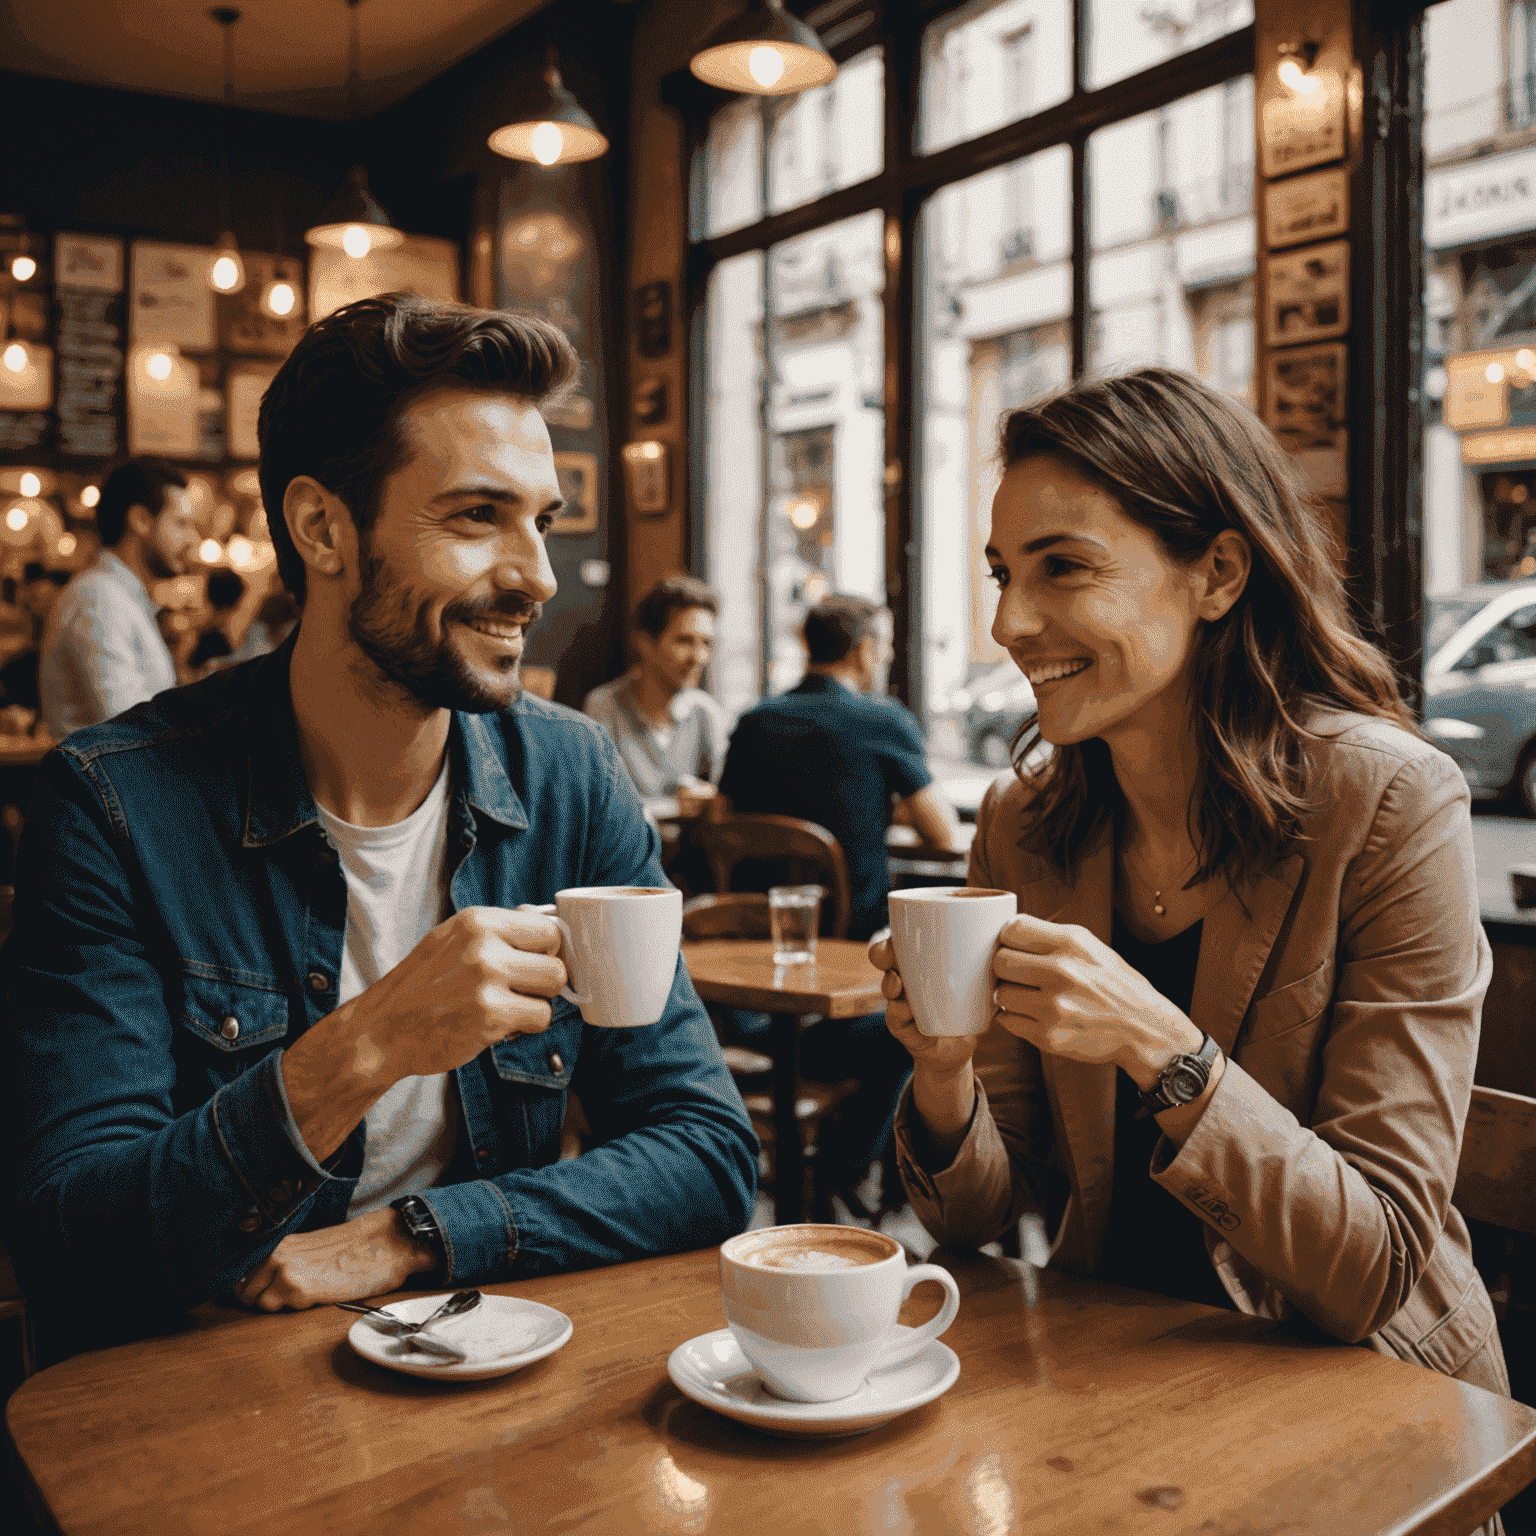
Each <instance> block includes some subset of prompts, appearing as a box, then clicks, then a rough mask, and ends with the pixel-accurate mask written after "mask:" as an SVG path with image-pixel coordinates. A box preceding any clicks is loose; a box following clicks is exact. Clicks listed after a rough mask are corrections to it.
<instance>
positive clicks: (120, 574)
mask: <svg viewBox="0 0 1536 1536" xmlns="http://www.w3.org/2000/svg"><path fill="white" fill-rule="evenodd" d="M96 564H97V567H98V569H99V570H101V571H102V572H103V573H104V574H105V575H107V576H108V577H110V578H111V580H112V581H114V582H116V583H117V585H118V586H120V587H121V588H122V589H123V591H125V592H131V593H133V595H134V596H135V597H136V598H138V600H139V601H140V602H141V603H142V604H143V605H144V607H145V608H146V609H147V610H148V611H149V616H150V618H154V616H155V612H156V609H155V600H154V598H152V597H151V596H150V595H149V588H148V587H146V586H145V585H144V583H143V582H142V581H141V580H140V579H139V573H138V572H137V571H136V570H134V568H133V567H132V566H131V565H129V564H128V562H127V561H126V560H124V559H123V557H122V556H121V555H119V554H118V553H117V552H116V551H115V550H111V549H104V550H102V551H101V553H100V554H99V555H98V556H97V557H96Z"/></svg>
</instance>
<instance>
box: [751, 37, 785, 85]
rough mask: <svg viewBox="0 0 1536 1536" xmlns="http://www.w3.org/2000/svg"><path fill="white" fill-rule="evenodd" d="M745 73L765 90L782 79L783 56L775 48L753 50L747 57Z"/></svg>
mask: <svg viewBox="0 0 1536 1536" xmlns="http://www.w3.org/2000/svg"><path fill="white" fill-rule="evenodd" d="M747 73H748V74H750V75H751V76H752V78H753V79H754V80H756V81H757V83H758V84H759V85H760V86H762V87H763V89H764V90H767V89H768V88H769V87H770V86H775V85H777V84H778V83H779V81H780V80H782V79H783V78H784V55H783V54H782V53H780V52H779V50H778V49H777V48H769V47H766V46H764V47H761V48H754V49H753V50H752V52H751V53H749V54H748V55H747Z"/></svg>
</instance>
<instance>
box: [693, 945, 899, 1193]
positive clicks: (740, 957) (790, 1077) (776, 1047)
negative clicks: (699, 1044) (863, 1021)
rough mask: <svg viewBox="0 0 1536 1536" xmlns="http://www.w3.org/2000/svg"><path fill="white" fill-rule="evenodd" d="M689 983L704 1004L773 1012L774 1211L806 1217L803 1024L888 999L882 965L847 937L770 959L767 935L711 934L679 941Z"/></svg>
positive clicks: (855, 1013) (853, 1013)
mask: <svg viewBox="0 0 1536 1536" xmlns="http://www.w3.org/2000/svg"><path fill="white" fill-rule="evenodd" d="M683 961H684V963H685V964H686V965H687V967H688V974H689V975H690V976H691V977H692V978H693V985H694V990H695V991H697V992H698V994H699V996H700V997H701V998H703V999H704V1001H705V1002H706V1003H716V1004H721V1005H724V1006H726V1007H729V1008H752V1009H756V1010H758V1011H760V1012H763V1013H766V1014H768V1015H769V1016H770V1018H771V1021H772V1022H771V1026H770V1029H769V1035H768V1054H769V1055H770V1056H771V1057H772V1058H773V1132H774V1143H775V1147H774V1155H775V1158H776V1160H777V1173H776V1176H775V1180H774V1213H775V1215H776V1216H777V1218H778V1220H779V1221H803V1220H804V1219H805V1161H804V1157H803V1155H802V1153H801V1150H800V1128H799V1125H798V1124H797V1122H796V1120H795V1092H796V1089H795V1084H796V1082H797V1081H798V1079H799V1076H800V1024H801V1021H802V1020H803V1019H805V1018H807V1017H809V1016H811V1015H813V1014H816V1015H820V1016H821V1017H823V1018H829V1019H855V1018H858V1017H859V1016H860V1015H861V1014H865V1013H875V1012H878V1011H879V1010H880V1009H882V1008H883V1007H884V1006H885V999H884V997H883V996H882V995H881V992H880V979H881V978H880V972H879V971H877V970H876V969H875V968H874V967H873V966H872V965H871V964H870V963H869V945H867V944H865V943H862V942H856V941H855V940H852V939H820V940H818V941H817V944H816V960H815V963H814V964H812V965H775V964H774V963H773V944H772V943H771V941H769V940H767V939H712V940H710V941H708V942H701V943H696V944H684V945H683Z"/></svg>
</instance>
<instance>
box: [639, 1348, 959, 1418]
mask: <svg viewBox="0 0 1536 1536" xmlns="http://www.w3.org/2000/svg"><path fill="white" fill-rule="evenodd" d="M912 1331H913V1330H912V1329H910V1328H907V1327H904V1326H902V1325H901V1324H899V1323H898V1324H897V1332H898V1333H911V1332H912ZM959 1374H960V1357H959V1356H958V1355H957V1354H956V1353H955V1352H954V1350H952V1349H951V1348H950V1347H949V1345H947V1344H946V1343H944V1342H943V1340H942V1339H935V1340H934V1341H933V1342H932V1343H931V1344H930V1345H929V1346H928V1347H927V1349H925V1350H924V1351H923V1352H922V1353H921V1354H920V1355H918V1356H917V1357H916V1358H915V1359H912V1360H905V1361H903V1362H902V1363H901V1364H900V1365H893V1366H892V1367H891V1368H890V1369H889V1370H886V1371H876V1372H875V1373H874V1374H873V1375H872V1376H871V1377H870V1378H869V1380H868V1381H866V1382H865V1383H864V1385H863V1386H862V1387H860V1388H859V1390H858V1391H857V1392H855V1393H854V1394H853V1396H852V1397H841V1398H839V1399H838V1400H837V1401H836V1402H835V1403H789V1402H785V1400H784V1399H783V1398H781V1397H775V1396H774V1395H773V1394H772V1393H771V1392H770V1391H769V1390H768V1389H767V1388H766V1387H765V1386H764V1385H763V1383H762V1379H761V1378H760V1377H759V1376H758V1374H757V1372H756V1371H754V1370H753V1369H752V1366H751V1364H750V1363H749V1362H748V1360H747V1357H746V1356H745V1355H744V1354H742V1352H741V1346H740V1345H739V1344H737V1342H736V1338H735V1335H734V1334H733V1333H732V1332H731V1330H730V1329H729V1328H719V1329H716V1330H715V1332H714V1333H701V1334H700V1335H699V1336H698V1338H696V1339H689V1340H688V1342H687V1343H686V1344H679V1345H678V1346H677V1348H676V1349H674V1350H673V1351H672V1354H671V1355H670V1357H669V1358H668V1360H667V1375H668V1376H670V1377H671V1378H672V1384H673V1385H674V1386H675V1387H676V1388H677V1390H678V1391H679V1392H681V1393H682V1394H683V1396H684V1397H691V1398H692V1399H693V1401H694V1402H696V1403H701V1404H703V1406H704V1407H706V1408H713V1409H714V1410H715V1412H716V1413H723V1414H724V1415H725V1416H726V1417H727V1418H729V1419H737V1420H739V1421H740V1422H741V1423H743V1424H751V1425H752V1426H753V1427H754V1428H756V1429H765V1430H767V1431H768V1433H769V1434H770V1435H783V1436H784V1437H785V1438H786V1439H790V1440H810V1439H817V1438H819V1437H821V1436H823V1435H857V1434H862V1433H863V1432H864V1431H865V1430H866V1429H874V1428H875V1427H876V1426H877V1425H880V1424H884V1423H885V1422H886V1421H887V1420H889V1419H894V1418H895V1417H896V1416H897V1415H898V1414H902V1413H910V1412H911V1411H912V1409H914V1408H921V1407H922V1406H923V1404H924V1403H931V1402H932V1401H933V1400H934V1398H936V1397H938V1396H939V1395H940V1394H941V1393H944V1392H947V1391H948V1390H949V1389H950V1388H951V1387H952V1386H953V1385H954V1384H955V1378H956V1377H957V1376H958V1375H959Z"/></svg>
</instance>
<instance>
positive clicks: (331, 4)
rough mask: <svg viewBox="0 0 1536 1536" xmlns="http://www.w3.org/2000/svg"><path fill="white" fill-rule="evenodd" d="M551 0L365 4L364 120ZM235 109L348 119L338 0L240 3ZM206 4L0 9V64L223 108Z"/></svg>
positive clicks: (44, 3)
mask: <svg viewBox="0 0 1536 1536" xmlns="http://www.w3.org/2000/svg"><path fill="white" fill-rule="evenodd" d="M545 3H547V0H364V3H363V4H362V5H360V7H359V11H358V14H359V18H360V21H361V29H362V90H361V93H360V102H361V108H362V111H363V113H364V114H365V115H366V114H368V113H372V112H376V111H378V110H379V109H380V108H381V107H386V106H389V105H390V104H391V103H392V102H395V101H398V100H399V99H400V98H401V97H402V96H405V95H408V94H409V93H410V92H411V91H413V90H415V89H416V88H417V86H419V85H423V84H425V83H426V82H427V81H428V80H430V79H432V78H433V76H435V75H439V74H441V73H442V72H443V71H444V70H445V69H447V68H448V67H449V66H450V65H451V64H455V63H457V62H458V61H459V60H460V59H462V58H464V57H466V56H467V55H468V54H471V53H474V52H475V51H476V50H477V49H479V48H481V47H483V46H484V45H485V44H486V43H488V42H490V41H491V39H492V38H494V37H498V36H499V35H500V34H501V33H503V32H506V31H508V30H509V29H510V28H512V27H514V26H516V25H517V24H518V22H520V21H523V20H525V19H526V18H527V17H529V16H531V15H532V14H533V13H534V12H535V11H537V10H539V9H541V8H542V6H543V5H544V4H545ZM238 9H239V10H240V11H241V13H242V14H241V19H240V20H239V21H238V22H237V23H236V24H235V30H234V86H235V101H236V103H237V105H239V106H242V107H249V108H254V109H256V110H258V111H266V112H285V113H292V114H295V115H300V116H306V117H329V118H338V119H341V118H345V117H346V115H347V91H346V80H347V6H346V3H345V0H244V3H243V4H242V5H240V6H239V7H238ZM208 11H209V6H208V5H206V4H203V3H201V0H0V60H3V61H4V65H5V67H6V68H7V69H11V70H15V71H17V72H18V73H21V74H27V75H42V76H45V77H48V78H52V79H57V80H75V81H80V82H82V83H84V84H87V85H107V86H117V87H119V88H121V89H124V90H130V91H148V92H150V93H152V94H155V95H160V96H183V97H192V98H196V99H202V100H208V101H218V100H219V99H221V97H222V96H223V94H224V53H223V46H224V45H223V37H222V29H221V28H220V26H219V24H218V23H217V22H216V21H214V20H213V19H212V18H211V17H210V16H209V14H208Z"/></svg>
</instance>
